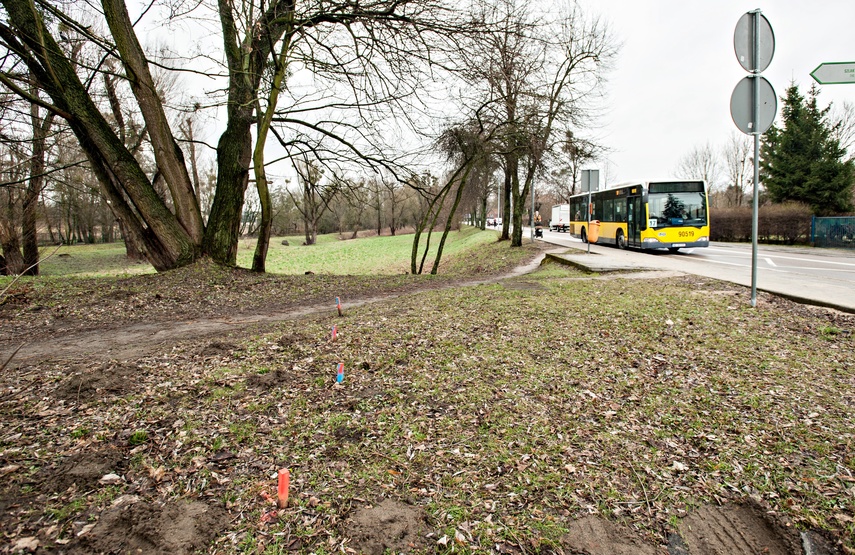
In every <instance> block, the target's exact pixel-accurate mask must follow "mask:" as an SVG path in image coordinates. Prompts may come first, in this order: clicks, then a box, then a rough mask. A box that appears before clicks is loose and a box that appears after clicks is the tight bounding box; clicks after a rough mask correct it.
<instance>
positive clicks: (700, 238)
mask: <svg viewBox="0 0 855 555" xmlns="http://www.w3.org/2000/svg"><path fill="white" fill-rule="evenodd" d="M697 242H698V243H709V242H710V238H709V237H698V241H697Z"/></svg>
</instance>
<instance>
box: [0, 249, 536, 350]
mask: <svg viewBox="0 0 855 555" xmlns="http://www.w3.org/2000/svg"><path fill="white" fill-rule="evenodd" d="M544 258H545V253H544V254H540V255H539V256H537V257H536V258H535V259H534V260H532V261H531V262H529V263H528V264H525V265H522V266H519V267H517V268H515V269H513V270H512V271H510V272H508V273H506V274H502V275H499V276H491V277H488V278H484V279H472V280H461V281H456V282H446V283H442V284H430V285H426V286H425V287H421V288H417V289H414V290H413V289H410V290H406V291H396V292H390V293H385V294H382V295H374V296H367V297H363V298H356V299H352V300H349V301H347V302H344V303H342V308H343V309H344V310H348V309H352V308H356V307H360V306H363V305H367V304H371V303H376V302H382V301H386V300H389V299H394V298H398V297H401V296H404V295H412V294H415V293H419V292H423V291H429V290H436V289H444V288H452V287H472V286H477V285H485V284H490V283H498V282H501V281H504V280H507V279H510V278H513V277H519V276H522V275H525V274H527V273H530V272H533V271H534V270H535V269H537V268H538V267H539V266H540V264H541V263H542V262H543V259H544ZM329 311H330V307H329V304H325V305H319V304H314V305H302V306H293V307H285V308H282V307H277V308H275V309H272V310H268V311H257V312H253V313H240V312H237V311H235V312H234V313H233V314H222V315H219V316H215V317H207V318H193V319H182V320H157V321H151V322H142V323H133V324H127V325H123V326H116V327H107V328H98V329H93V330H91V331H85V332H71V333H68V334H56V335H55V336H54V337H51V338H49V339H41V340H36V341H33V342H24V343H23V345H22V346H21V348H20V350H19V351H18V352H17V353H16V354H15V355H14V358H13V359H12V361H11V364H13V365H24V364H29V363H34V362H36V361H38V362H44V361H45V360H67V361H76V360H80V359H85V360H87V361H93V360H128V359H132V358H140V357H143V356H148V355H151V354H153V353H156V352H163V351H164V350H166V349H169V348H171V347H172V346H174V345H177V344H178V343H181V342H184V341H194V340H201V339H206V338H214V337H223V336H225V335H231V336H233V337H235V336H244V335H247V334H251V333H254V332H255V330H256V329H257V326H258V325H265V324H271V323H276V322H283V321H288V320H296V319H300V318H307V317H317V316H322V315H328V314H329ZM15 348H17V346H16V347H15ZM13 351H14V348H12V349H8V350H6V351H5V352H0V364H2V363H3V362H4V361H5V360H6V359H7V358H8V357H9V356H10V355H11V354H12V352H13Z"/></svg>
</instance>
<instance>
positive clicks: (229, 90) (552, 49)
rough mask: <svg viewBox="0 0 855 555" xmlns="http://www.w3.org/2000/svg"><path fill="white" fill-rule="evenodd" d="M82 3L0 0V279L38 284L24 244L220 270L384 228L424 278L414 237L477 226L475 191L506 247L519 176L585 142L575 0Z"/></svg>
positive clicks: (586, 76) (594, 26) (587, 20)
mask: <svg viewBox="0 0 855 555" xmlns="http://www.w3.org/2000/svg"><path fill="white" fill-rule="evenodd" d="M97 4H98V5H97V6H96V5H92V4H86V3H77V2H70V1H55V0H0V50H2V54H3V55H2V56H0V111H1V112H2V113H0V116H2V118H0V179H2V181H0V203H2V205H0V210H2V218H0V246H2V250H3V253H4V255H5V267H6V268H7V269H8V270H9V271H11V272H14V273H20V272H22V271H26V272H28V273H32V274H36V273H38V257H39V249H38V245H39V239H40V238H41V239H42V240H44V239H45V238H47V240H49V241H51V242H56V241H61V242H81V241H82V242H88V241H98V240H111V239H114V238H117V237H120V238H122V239H123V240H124V241H125V244H126V247H127V250H128V255H129V256H132V257H139V258H144V259H146V260H148V261H149V262H150V263H151V264H152V265H153V266H154V267H155V268H156V269H157V270H167V269H170V268H175V267H178V266H182V265H185V264H189V263H192V262H193V261H195V260H197V259H198V258H200V257H209V258H210V259H212V260H213V261H215V262H217V263H220V264H224V265H234V264H235V263H236V250H237V240H238V238H239V237H240V236H241V235H244V234H251V235H253V236H254V237H256V238H257V243H256V251H255V256H254V258H253V263H252V268H253V269H254V270H256V271H264V269H265V259H266V250H267V245H268V243H269V240H270V237H271V235H273V234H278V233H291V232H296V231H299V232H301V233H303V234H304V236H305V242H306V243H309V244H311V243H312V242H313V241H314V239H315V237H316V236H317V234H318V233H319V232H324V231H327V230H329V229H333V228H334V229H336V230H339V231H344V230H345V229H347V230H348V231H353V230H357V229H359V228H371V229H376V230H378V232H379V230H381V229H382V228H383V227H387V228H389V230H390V232H391V233H396V232H397V231H398V230H399V229H402V228H406V227H412V228H413V229H414V231H415V233H414V236H415V238H414V248H413V253H414V254H413V271H414V272H421V271H422V269H423V268H424V259H423V257H422V261H421V263H419V264H416V260H417V258H418V257H419V256H418V254H417V253H418V252H423V253H427V251H428V246H427V243H429V242H430V234H431V233H432V232H433V230H435V229H440V230H442V231H443V237H442V238H441V239H440V245H442V243H443V242H444V238H445V234H447V233H448V231H449V230H450V229H452V228H453V227H454V226H455V225H456V223H455V222H457V221H458V220H459V217H460V214H462V213H463V212H464V211H468V212H470V213H472V214H477V215H478V217H479V218H480V221H481V222H483V220H484V216H485V212H486V200H485V199H486V198H487V196H488V195H489V194H490V193H489V192H491V191H493V190H497V191H498V193H499V194H500V195H501V197H502V200H503V202H502V208H503V210H504V216H505V220H504V221H505V228H504V229H503V230H502V237H503V238H506V239H511V244H512V245H514V246H519V245H520V244H521V233H522V224H523V217H524V215H525V213H526V212H525V207H526V203H527V201H528V194H529V192H530V191H531V188H532V186H533V185H532V184H533V183H534V180H535V179H540V178H543V177H544V176H548V175H550V174H553V175H557V174H562V173H564V174H567V172H569V175H570V176H571V177H572V176H574V175H575V174H576V173H577V172H578V167H579V164H580V163H581V162H582V161H584V160H586V159H587V157H590V156H592V153H593V152H594V151H595V150H596V146H595V145H593V144H592V143H591V142H589V141H586V140H585V139H584V138H583V134H584V129H585V127H586V125H587V123H588V122H589V120H590V117H591V111H590V110H591V101H592V100H593V99H595V98H596V91H597V90H598V87H597V85H598V84H599V83H600V82H601V79H602V76H603V70H605V69H606V68H607V67H608V64H609V62H610V61H611V60H612V59H613V57H614V55H615V53H616V47H615V44H616V41H614V40H613V39H612V37H611V36H610V35H609V33H608V29H607V28H606V27H605V26H604V25H603V23H602V22H601V21H600V20H598V19H597V18H596V17H590V16H588V15H587V14H583V13H582V11H581V9H580V8H579V6H578V5H577V4H576V3H575V2H573V1H572V0H562V1H560V2H557V3H556V2H548V3H544V2H541V1H540V0H498V1H495V0H490V1H487V0H469V1H464V2H460V3H457V4H454V5H449V3H447V2H444V1H441V0H366V1H361V2H351V1H349V0H333V1H331V2H323V3H296V2H293V0H272V1H268V0H264V1H260V0H237V1H234V2H210V3H209V2H202V3H192V5H188V6H185V7H186V8H187V10H186V11H182V10H179V9H177V8H175V6H173V5H172V4H171V3H166V4H163V3H154V4H152V5H151V6H149V7H148V8H145V9H144V10H143V11H142V12H135V11H133V10H139V7H136V6H130V5H129V4H127V3H126V2H125V0H101V1H100V2H99V3H97ZM129 7H130V8H131V9H130V10H129ZM546 7H548V9H545V8H546ZM152 24H156V26H157V27H164V28H166V29H169V30H171V31H172V32H176V31H177V30H178V29H181V30H182V31H183V32H186V31H187V30H194V29H199V30H202V31H203V32H204V34H205V36H203V37H201V38H200V40H199V41H198V42H197V43H192V42H190V41H188V42H187V45H188V46H182V47H181V48H182V50H181V51H171V50H170V49H169V48H168V47H164V46H159V45H148V44H143V43H142V42H141V40H140V34H139V29H142V28H144V27H146V26H147V25H152ZM211 29H214V30H215V32H211ZM195 38H199V37H195ZM191 45H192V46H191ZM200 79H201V80H202V82H204V83H205V84H203V85H199V82H200ZM190 81H192V84H191V86H188V83H189V82H190ZM437 98H442V101H441V102H439V104H441V105H442V110H436V105H437V102H436V100H437ZM432 103H433V104H432ZM215 120H216V121H218V122H219V123H221V124H222V125H221V129H220V130H219V131H218V132H219V133H220V135H219V137H218V138H217V139H216V141H211V143H209V142H208V141H207V139H206V137H205V134H206V131H205V130H206V129H209V128H210V127H211V125H210V124H211V123H212V122H213V121H215ZM410 142H412V144H409V143H410ZM282 163H285V164H287V165H289V166H290V168H291V169H292V170H293V172H296V177H294V175H293V173H292V172H291V171H282V170H281V169H279V168H281V166H279V165H277V164H282ZM285 174H288V175H290V176H291V177H290V181H286V179H285ZM570 182H571V184H572V183H573V180H572V179H571V181H570ZM571 187H572V185H571ZM512 209H513V213H511V210H512ZM512 220H513V223H514V231H513V237H510V235H509V225H510V222H511V221H512ZM295 224H296V225H295ZM422 241H425V243H422ZM422 249H423V250H422ZM440 251H441V249H440ZM439 256H440V255H439V254H438V255H437V259H436V260H435V261H434V264H433V268H434V270H435V268H436V267H437V265H438V262H439Z"/></svg>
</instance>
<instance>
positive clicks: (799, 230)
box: [710, 202, 813, 245]
mask: <svg viewBox="0 0 855 555" xmlns="http://www.w3.org/2000/svg"><path fill="white" fill-rule="evenodd" d="M812 216H813V213H812V212H811V209H810V207H809V206H808V205H806V204H801V203H796V202H788V203H784V204H770V205H766V206H761V207H760V211H759V214H758V215H757V217H758V229H757V240H758V241H760V242H763V243H784V244H787V245H792V244H794V243H807V242H808V241H810V223H811V218H812ZM710 240H712V241H734V242H747V241H751V208H745V207H740V208H718V209H715V210H712V211H711V212H710Z"/></svg>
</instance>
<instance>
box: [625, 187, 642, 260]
mask: <svg viewBox="0 0 855 555" xmlns="http://www.w3.org/2000/svg"><path fill="white" fill-rule="evenodd" d="M626 200H627V207H626V208H627V210H626V235H627V238H626V240H627V245H629V246H631V247H638V246H641V230H642V227H643V226H642V219H643V218H644V204H642V202H641V197H640V196H638V197H629V198H628V199H626Z"/></svg>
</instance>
